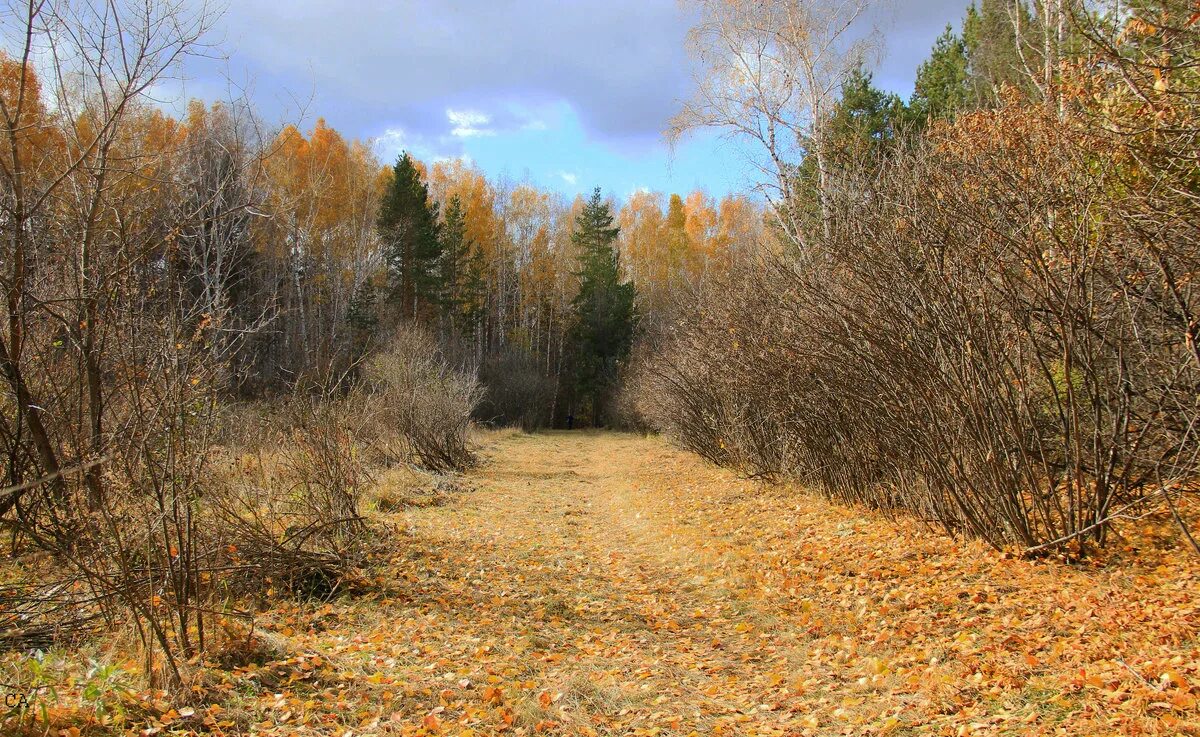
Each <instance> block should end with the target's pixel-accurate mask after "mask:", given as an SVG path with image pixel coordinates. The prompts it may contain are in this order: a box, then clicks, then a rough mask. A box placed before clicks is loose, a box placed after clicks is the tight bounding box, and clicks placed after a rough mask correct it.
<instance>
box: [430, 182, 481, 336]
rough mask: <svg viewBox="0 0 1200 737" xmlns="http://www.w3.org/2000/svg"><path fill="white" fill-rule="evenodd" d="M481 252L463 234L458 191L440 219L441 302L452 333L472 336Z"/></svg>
mask: <svg viewBox="0 0 1200 737" xmlns="http://www.w3.org/2000/svg"><path fill="white" fill-rule="evenodd" d="M484 276H485V275H484V263H483V253H482V252H481V251H480V250H479V248H478V246H476V245H475V244H474V243H473V242H472V241H471V239H470V238H469V237H468V236H467V211H466V209H465V208H464V207H463V206H462V200H460V199H459V197H458V195H454V196H452V197H451V198H450V201H449V203H447V205H446V218H445V221H444V222H443V223H442V260H441V283H442V288H443V296H442V305H443V309H444V310H445V312H446V314H447V315H448V316H449V318H450V328H451V330H453V331H454V332H455V333H457V334H460V335H465V336H468V337H473V336H474V335H475V334H476V331H477V330H478V328H479V322H480V320H481V318H482V315H483V297H484V286H485V285H484Z"/></svg>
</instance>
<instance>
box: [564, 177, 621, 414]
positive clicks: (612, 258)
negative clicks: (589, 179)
mask: <svg viewBox="0 0 1200 737" xmlns="http://www.w3.org/2000/svg"><path fill="white" fill-rule="evenodd" d="M619 230H620V229H619V228H617V227H616V226H614V225H613V216H612V211H611V210H610V209H609V206H608V203H606V202H604V201H603V200H602V199H601V198H600V188H599V187H597V188H596V190H595V191H594V192H593V193H592V197H591V199H590V200H588V202H587V204H586V205H585V206H584V208H583V210H582V211H581V212H580V213H579V216H578V217H577V218H576V220H575V232H574V233H572V234H571V242H572V243H573V244H574V245H575V247H576V249H577V250H578V252H579V259H580V262H579V271H578V272H576V276H578V277H579V293H578V294H577V295H576V296H575V299H574V300H573V301H572V303H571V306H572V310H573V313H574V322H573V325H572V329H571V344H572V346H573V348H574V354H575V388H576V391H577V392H578V393H579V395H581V396H583V397H586V398H588V399H590V400H591V406H592V419H593V422H594V423H596V424H598V425H599V424H603V422H604V418H605V409H606V406H607V403H608V399H609V397H610V396H611V395H612V393H613V391H614V390H615V389H616V385H617V377H618V370H619V368H620V365H621V362H622V361H624V360H625V359H626V358H627V357H628V356H629V350H630V347H631V346H632V344H633V330H634V319H635V315H634V307H633V304H634V289H633V284H632V283H625V284H622V283H621V276H620V269H619V265H618V259H617V251H616V249H615V248H614V245H615V243H616V240H617V233H618V232H619Z"/></svg>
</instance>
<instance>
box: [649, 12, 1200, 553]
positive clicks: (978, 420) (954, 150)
mask: <svg viewBox="0 0 1200 737" xmlns="http://www.w3.org/2000/svg"><path fill="white" fill-rule="evenodd" d="M1004 7H1006V6H1005V5H1004V4H997V3H985V4H984V6H983V8H982V12H979V11H975V10H974V9H972V13H971V14H969V15H968V30H970V29H971V28H972V26H971V24H974V27H975V31H974V32H975V33H978V24H979V23H981V22H982V21H981V18H987V17H989V16H988V15H987V13H988V12H989V11H997V9H998V8H1000V9H1001V13H1002V9H1003V8H1004ZM1015 7H1019V9H1020V10H1021V12H1022V13H1024V15H1020V14H1016V13H1009V14H1001V15H999V16H997V15H995V14H994V13H993V15H992V16H990V17H991V21H992V22H994V23H998V22H1000V21H1004V22H1008V20H1009V19H1011V18H1014V17H1020V18H1024V20H1025V21H1027V26H1026V29H1027V30H1026V32H1030V33H1034V34H1036V38H1038V39H1039V40H1044V39H1047V38H1049V39H1051V40H1052V41H1053V42H1054V44H1055V46H1054V47H1053V49H1054V51H1055V52H1056V53H1054V54H1050V53H1039V57H1038V63H1035V64H1034V65H1033V68H1034V69H1035V70H1036V71H1038V72H1039V73H1040V72H1041V71H1042V70H1043V69H1045V70H1048V71H1047V72H1046V75H1047V76H1037V75H1035V76H1032V77H1029V76H1026V77H1024V82H1025V84H1024V86H1023V87H1018V86H1016V85H1014V84H1012V83H1011V80H1010V79H1006V78H1000V79H997V78H995V77H989V76H988V75H987V73H986V70H987V68H988V65H989V64H990V65H993V68H999V69H1003V70H1004V71H1005V72H1006V73H1009V74H1017V73H1018V71H1019V70H1020V67H1016V66H1013V65H1001V66H999V67H996V66H995V65H997V64H999V63H1000V62H999V61H998V60H999V59H1003V58H1005V55H1004V54H1003V53H1002V52H1003V51H1004V50H1003V49H1002V48H998V43H997V39H1000V40H1003V38H1004V37H1003V36H1000V35H997V34H992V35H991V36H988V37H987V38H988V41H989V46H988V47H987V48H986V53H985V52H984V51H979V50H978V49H979V48H980V47H979V46H978V38H979V36H978V35H976V36H975V37H974V39H975V40H974V41H972V39H971V38H970V37H968V39H967V42H963V41H961V40H959V39H956V37H954V36H953V34H952V33H950V32H948V35H947V37H944V38H943V39H942V40H941V41H939V45H938V47H937V49H935V58H934V59H933V60H931V61H930V62H929V63H928V64H927V65H926V66H925V67H923V68H922V75H921V76H920V77H919V79H918V86H919V92H920V94H919V95H918V96H917V97H916V98H914V101H913V103H912V106H911V107H909V106H905V105H903V104H898V101H897V100H895V99H891V100H889V99H887V97H886V96H884V95H882V94H874V95H871V94H864V87H863V82H864V77H863V75H861V74H857V75H853V74H852V75H850V76H849V77H848V78H847V83H846V84H845V85H844V88H843V96H842V98H841V99H840V100H839V101H838V102H837V104H836V105H835V106H833V107H832V109H831V112H830V113H829V114H828V117H827V118H826V119H825V121H824V126H825V130H824V131H823V133H824V135H823V137H822V139H821V141H822V143H821V145H822V146H824V147H825V159H824V160H825V167H826V170H825V171H824V172H823V173H821V174H822V175H821V176H818V173H817V172H816V171H815V170H814V169H812V168H811V167H808V168H806V167H804V166H800V167H797V168H795V169H792V170H785V171H784V176H786V177H789V178H791V184H790V185H789V186H790V187H791V191H793V192H795V193H796V194H795V195H794V196H793V197H792V198H791V199H789V200H786V201H782V202H780V203H779V204H778V205H777V209H776V214H777V215H779V216H780V217H781V218H784V219H787V218H790V222H788V223H787V226H789V227H782V226H781V227H780V228H779V230H780V231H781V236H780V238H779V243H778V244H777V245H773V246H771V247H766V248H763V249H760V250H759V252H758V253H757V254H755V256H754V257H752V258H746V259H742V260H740V261H739V263H738V264H736V265H735V266H734V267H733V268H731V269H730V270H729V271H728V272H726V273H724V274H721V275H715V276H713V277H712V278H710V279H708V280H707V281H706V282H705V283H702V284H699V285H697V286H696V288H695V289H693V290H692V292H691V293H690V295H689V296H688V297H686V298H684V299H682V300H681V305H680V308H679V309H678V310H677V313H676V314H678V315H680V318H679V319H677V320H675V321H674V322H673V323H672V324H670V325H669V326H668V327H667V328H666V329H665V330H663V331H661V333H660V334H659V335H658V336H656V338H655V343H654V346H653V349H652V350H650V349H648V350H644V351H643V352H642V353H641V355H642V357H643V360H642V361H641V367H640V369H639V372H638V376H639V379H638V381H639V392H640V396H641V401H640V408H641V411H642V412H643V413H644V414H645V415H646V416H647V417H648V418H649V419H650V420H651V421H652V422H653V423H654V424H655V425H656V426H658V427H660V428H662V429H664V430H665V431H667V432H668V433H670V434H671V435H673V436H674V437H675V438H677V439H678V440H679V441H680V442H681V443H683V444H684V445H685V446H686V447H689V448H691V449H693V450H695V451H697V452H698V453H700V454H702V455H704V456H705V457H707V458H709V459H710V460H712V461H714V462H716V463H719V464H722V465H728V466H732V467H736V468H739V469H742V470H743V471H744V472H746V473H747V474H749V475H756V476H766V477H787V478H794V479H796V480H798V481H799V482H801V483H803V484H804V485H806V486H809V487H811V488H813V489H816V490H819V491H821V492H823V493H824V494H826V495H828V496H830V497H832V498H835V499H838V500H842V501H846V502H854V503H863V504H867V505H870V506H873V507H876V508H880V509H884V510H888V511H900V512H905V513H910V514H914V515H917V516H919V517H921V518H923V519H926V520H929V521H931V522H933V523H936V524H938V525H941V526H942V527H944V528H945V529H947V530H949V531H951V532H954V533H966V534H969V535H972V536H977V537H979V538H982V539H984V540H986V541H987V542H989V543H991V544H992V545H994V546H996V547H1004V548H1007V547H1012V546H1015V547H1018V548H1021V549H1024V550H1026V551H1030V552H1037V551H1043V550H1048V549H1055V548H1060V547H1064V548H1068V549H1071V550H1076V551H1078V550H1081V549H1086V548H1088V547H1091V546H1099V545H1103V544H1104V543H1105V542H1106V538H1107V534H1108V532H1109V529H1110V526H1111V524H1112V522H1113V521H1114V520H1117V519H1120V518H1123V517H1135V516H1137V515H1140V514H1143V513H1145V512H1146V511H1148V510H1150V509H1162V508H1166V509H1169V510H1170V512H1171V514H1173V515H1174V516H1175V518H1176V520H1177V521H1178V522H1179V525H1180V528H1181V530H1182V532H1183V534H1184V535H1185V536H1186V537H1187V539H1188V540H1191V534H1190V532H1189V523H1188V521H1187V520H1186V519H1184V518H1183V517H1182V516H1181V512H1180V509H1179V505H1178V503H1177V502H1178V500H1179V499H1180V498H1181V496H1182V495H1185V494H1194V493H1195V492H1196V479H1197V476H1198V474H1200V442H1198V438H1197V430H1198V426H1200V353H1198V352H1197V335H1198V333H1197V326H1198V325H1200V323H1198V322H1197V314H1198V313H1197V310H1198V309H1200V293H1198V292H1197V284H1196V283H1195V282H1196V279H1197V276H1198V274H1200V248H1198V246H1197V244H1198V243H1200V209H1198V207H1197V205H1198V204H1200V199H1198V197H1197V191H1198V189H1197V184H1198V183H1200V182H1198V180H1197V172H1198V171H1200V170H1198V169H1197V164H1196V159H1195V150H1196V149H1195V144H1196V136H1195V134H1196V130H1197V121H1198V120H1200V117H1197V115H1196V113H1197V107H1196V102H1197V99H1198V97H1197V95H1198V90H1200V79H1197V74H1196V69H1197V67H1196V48H1197V41H1198V40H1200V27H1198V25H1197V23H1198V20H1200V19H1198V18H1197V17H1196V15H1195V13H1194V9H1193V8H1191V6H1190V4H1188V3H1183V2H1149V3H1139V4H1134V5H1133V6H1132V7H1131V8H1130V9H1129V12H1128V14H1124V15H1112V16H1110V15H1106V14H1104V13H1099V12H1090V11H1089V9H1087V8H1083V7H1082V6H1078V7H1072V6H1070V5H1069V4H1064V5H1062V6H1058V9H1059V10H1060V11H1061V12H1063V13H1064V15H1063V16H1062V17H1061V22H1062V24H1063V25H1062V27H1057V26H1056V27H1055V28H1053V29H1051V30H1052V31H1053V32H1052V33H1049V34H1047V33H1043V31H1044V30H1045V29H1044V28H1039V27H1038V25H1037V20H1038V19H1039V18H1045V17H1047V16H1046V15H1045V14H1044V13H1045V12H1046V11H1047V9H1046V8H1045V7H1043V6H1042V5H1038V6H1033V7H1028V8H1027V7H1025V6H1015ZM1029 28H1032V29H1035V30H1033V31H1028V29H1029ZM1008 38H1009V43H1010V46H1009V48H1008V51H1007V58H1009V59H1016V58H1019V56H1020V52H1022V51H1023V50H1025V47H1024V46H1023V45H1022V44H1023V42H1022V41H1021V40H1020V39H1021V37H1020V36H1019V35H1013V34H1010V35H1009V36H1008ZM972 43H974V44H975V46H972ZM1038 48H1039V49H1050V48H1051V47H1050V46H1041V45H1039V46H1038ZM1058 52H1061V53H1058ZM1068 52H1070V53H1068ZM1015 79H1018V80H1019V79H1021V77H1020V75H1018V76H1017V77H1015ZM1045 80H1050V81H1049V83H1047V82H1046V81H1045ZM867 81H869V79H868V80H867ZM934 82H936V83H937V84H934ZM922 84H923V86H922ZM981 90H995V97H991V98H988V97H986V96H982V95H981ZM914 109H915V112H914ZM930 111H939V112H940V113H941V114H940V116H935V115H930V114H929V112H930ZM781 189H782V188H781ZM793 232H794V233H800V234H802V237H801V238H792V237H789V235H788V233H793ZM1192 545H1193V546H1194V545H1195V543H1194V541H1192ZM1198 550H1200V549H1198Z"/></svg>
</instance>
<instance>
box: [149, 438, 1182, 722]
mask: <svg viewBox="0 0 1200 737" xmlns="http://www.w3.org/2000/svg"><path fill="white" fill-rule="evenodd" d="M484 454H485V461H484V463H483V464H482V466H481V467H480V468H479V469H478V470H476V471H474V472H472V473H470V474H468V475H467V476H465V477H464V478H462V479H460V480H459V481H458V482H457V483H456V484H455V485H454V486H455V488H453V489H443V490H440V491H435V492H434V493H431V494H430V495H428V496H427V497H425V503H422V504H419V505H412V506H408V507H406V508H404V509H402V510H400V511H397V512H394V513H391V514H389V516H388V520H387V522H388V523H389V524H390V526H391V528H392V530H393V533H392V539H391V540H390V541H388V545H389V546H394V550H395V555H394V558H393V560H392V562H391V563H390V564H389V565H388V567H387V569H386V571H385V573H384V575H382V577H381V579H380V581H379V582H378V583H377V585H376V586H374V587H371V588H368V590H367V592H366V593H363V594H359V595H357V596H348V597H344V598H341V599H337V600H335V601H333V602H330V603H327V604H312V603H307V604H293V605H288V606H275V607H273V608H271V609H270V610H269V611H267V612H265V613H264V614H263V615H262V616H261V618H260V620H259V621H258V622H257V623H256V628H258V631H260V632H262V633H264V635H263V636H264V637H266V638H270V639H271V641H272V642H273V643H274V644H275V646H276V647H277V648H278V649H279V654H278V656H277V657H276V659H275V660H274V661H273V662H268V663H266V664H264V665H257V666H248V667H244V668H241V669H238V670H236V671H234V672H233V673H231V675H230V676H229V680H228V681H227V683H226V684H225V685H224V686H217V687H216V688H215V690H214V691H213V692H212V693H219V692H220V689H221V688H222V687H224V688H226V689H227V696H226V697H224V698H223V702H222V703H223V705H222V706H217V707H206V706H204V705H200V706H198V707H197V708H196V709H195V710H192V709H187V710H174V711H168V712H167V713H166V715H165V716H162V717H159V718H158V719H152V720H150V721H148V722H147V724H148V725H150V727H149V728H150V729H151V730H159V731H160V732H161V733H163V734H166V733H169V732H171V731H173V730H178V729H183V728H190V727H193V726H199V724H200V723H201V722H204V723H206V724H207V729H209V730H210V731H214V732H218V733H222V732H223V733H225V734H245V733H261V734H280V735H287V734H293V733H294V734H300V735H307V734H323V735H337V736H338V737H342V736H344V735H345V736H349V735H355V736H357V735H418V734H431V735H432V734H447V735H450V734H459V735H467V734H474V735H484V734H495V733H501V732H503V733H506V734H514V735H516V734H536V733H545V734H578V735H597V734H604V735H655V734H660V735H688V734H700V735H709V734H729V735H735V734H737V735H831V734H855V735H858V734H880V735H883V734H890V735H902V734H946V735H958V734H1014V735H1017V734H1019V735H1025V734H1078V735H1100V734H1164V735H1168V734H1169V735H1176V734H1200V718H1198V713H1197V698H1196V697H1197V695H1198V694H1200V639H1198V635H1200V602H1198V601H1197V596H1196V595H1197V593H1198V589H1197V580H1198V579H1197V576H1196V574H1197V572H1198V571H1200V566H1198V565H1197V561H1196V559H1195V556H1192V557H1189V556H1188V555H1187V554H1185V553H1183V552H1181V551H1175V552H1170V553H1169V554H1161V555H1159V554H1154V555H1151V554H1146V555H1139V556H1138V557H1137V559H1138V560H1141V561H1143V562H1141V563H1137V564H1133V563H1129V562H1128V561H1124V560H1123V561H1121V562H1113V561H1107V562H1093V563H1090V564H1086V565H1080V564H1068V563H1065V562H1063V561H1060V560H1053V559H1049V560H1040V561H1029V560H1023V559H1021V558H1019V557H1015V556H1012V555H1005V554H1003V553H998V552H995V551H992V550H989V549H986V548H984V547H983V546H981V545H978V544H976V543H969V542H961V541H959V542H956V541H954V540H951V539H949V538H947V537H946V536H944V535H943V534H941V533H940V532H937V531H933V530H929V529H927V528H925V527H924V526H922V525H920V524H919V523H917V522H913V521H903V520H901V521H891V520H886V519H883V518H881V517H879V516H876V515H874V514H872V513H869V512H866V511H864V510H855V509H848V508H845V507H839V506H836V505H832V504H829V503H827V502H824V501H822V500H820V499H819V498H817V497H815V496H813V495H810V494H806V493H804V492H803V491H801V490H797V489H789V488H776V487H769V486H763V485H758V484H755V483H752V482H749V481H745V480H742V479H739V478H737V477H736V476H735V475H733V474H731V473H729V472H727V471H723V470H720V469H715V468H712V467H711V466H708V465H706V464H705V463H704V462H702V461H701V460H699V459H697V458H695V457H693V456H690V455H688V454H686V453H683V452H682V451H679V450H676V449H673V448H671V447H670V446H669V445H668V444H667V443H666V442H665V441H663V440H660V439H657V438H644V437H641V436H638V435H629V434H615V433H605V434H601V433H587V432H574V433H566V432H557V433H544V434H537V435H525V434H518V433H506V434H502V435H497V436H494V437H493V438H492V439H491V440H489V441H488V443H487V447H486V448H485V450H484ZM380 482H381V484H382V485H383V486H385V487H386V485H387V484H388V483H391V481H390V480H389V479H387V478H383V479H381V481H380ZM1120 547H1121V545H1120V544H1119V545H1118V548H1120ZM1124 552H1125V553H1129V554H1133V552H1134V551H1128V550H1126V551H1124Z"/></svg>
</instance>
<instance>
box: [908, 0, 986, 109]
mask: <svg viewBox="0 0 1200 737" xmlns="http://www.w3.org/2000/svg"><path fill="white" fill-rule="evenodd" d="M972 10H973V8H972ZM967 64H968V62H967V45H966V43H965V42H964V41H963V40H962V38H960V37H959V36H958V34H956V33H955V32H954V29H953V28H952V27H951V26H950V25H949V24H947V25H946V31H945V32H944V33H943V34H942V35H941V36H939V37H938V40H937V42H936V43H935V44H934V45H933V52H932V53H931V54H930V55H929V59H927V60H926V61H925V63H923V64H921V67H920V68H919V69H918V70H917V86H916V91H915V92H914V93H913V97H912V107H913V108H915V109H916V110H918V111H919V112H920V114H921V116H922V117H929V118H934V119H938V120H944V119H948V118H952V117H954V114H955V112H957V111H958V110H961V109H963V108H965V107H966V106H967V105H968V103H969V101H970V99H971V88H970V86H969V85H968V82H967Z"/></svg>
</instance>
